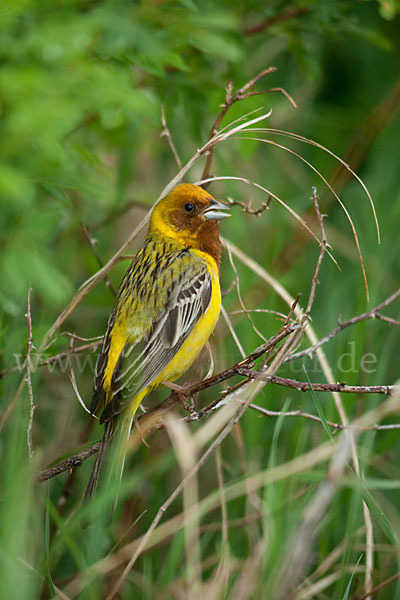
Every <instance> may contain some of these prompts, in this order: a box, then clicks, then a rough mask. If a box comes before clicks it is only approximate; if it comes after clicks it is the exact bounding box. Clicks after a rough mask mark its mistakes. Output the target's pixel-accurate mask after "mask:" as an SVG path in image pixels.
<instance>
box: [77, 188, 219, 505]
mask: <svg viewBox="0 0 400 600" xmlns="http://www.w3.org/2000/svg"><path fill="white" fill-rule="evenodd" d="M227 208H228V207H227V206H225V205H224V204H222V203H220V202H217V201H216V200H214V198H213V197H212V196H211V195H210V194H209V193H208V192H206V191H205V190H204V189H202V188H201V187H198V186H196V185H191V184H186V183H183V184H181V185H178V186H177V187H176V188H175V189H174V190H173V191H172V192H171V193H170V194H168V195H167V196H166V197H165V198H163V199H162V200H160V202H159V203H158V204H157V205H156V206H155V208H154V210H153V212H152V214H151V218H150V225H149V229H148V233H147V236H146V239H145V242H144V245H143V247H142V248H141V250H139V252H138V253H137V255H136V257H135V258H134V259H133V261H132V263H131V265H130V267H129V269H128V271H127V272H126V274H125V276H124V278H123V280H122V283H121V286H120V288H119V291H118V295H117V298H116V301H115V304H114V308H113V311H112V313H111V315H110V318H109V320H108V326H107V331H106V334H105V336H104V340H103V344H102V346H101V349H100V352H99V356H98V359H97V364H96V370H95V377H94V388H93V398H92V403H91V406H90V410H91V412H92V413H95V412H96V411H97V410H98V409H99V408H100V407H102V409H103V411H102V413H101V417H100V422H101V423H104V424H105V431H104V436H103V439H102V442H101V446H100V450H99V453H98V456H97V459H96V463H95V466H94V469H93V473H92V476H91V478H90V481H89V484H88V487H87V490H86V496H91V495H92V494H93V493H94V492H95V490H96V487H97V482H98V477H99V473H100V468H101V465H102V463H103V459H104V455H105V452H106V450H107V447H108V445H109V442H110V440H111V438H112V437H113V436H114V434H115V433H116V432H118V437H119V439H120V440H121V443H120V444H119V446H120V451H119V452H118V459H117V460H116V461H115V462H116V464H114V465H113V467H112V468H113V470H114V471H118V473H114V475H116V477H117V478H120V476H121V474H122V468H123V461H124V455H125V451H126V444H127V440H128V438H129V435H130V430H131V426H132V421H133V418H134V415H135V413H136V411H137V409H138V407H139V405H140V403H141V402H142V400H143V398H145V396H147V395H148V394H149V393H150V392H151V391H152V390H153V389H155V388H157V387H159V386H160V385H162V384H163V383H164V382H173V381H174V380H176V379H177V378H178V377H180V376H181V375H183V374H184V373H185V372H186V371H187V369H188V368H189V367H190V365H191V364H192V363H193V361H194V359H195V358H196V356H197V355H198V354H199V352H200V350H201V349H202V348H203V346H204V345H205V343H206V342H207V340H208V338H209V337H210V335H211V333H212V332H213V330H214V327H215V325H216V323H217V321H218V317H219V313H220V309H221V290H220V284H219V263H220V257H221V243H220V239H219V221H220V220H221V219H224V218H225V217H227V216H229V214H228V213H227V212H226V210H227Z"/></svg>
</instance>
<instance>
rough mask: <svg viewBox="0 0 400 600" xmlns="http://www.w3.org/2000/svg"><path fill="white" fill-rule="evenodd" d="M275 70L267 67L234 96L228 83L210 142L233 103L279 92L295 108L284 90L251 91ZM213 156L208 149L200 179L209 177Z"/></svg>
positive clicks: (211, 150)
mask: <svg viewBox="0 0 400 600" xmlns="http://www.w3.org/2000/svg"><path fill="white" fill-rule="evenodd" d="M276 70H277V69H276V67H269V68H268V69H264V70H263V71H261V72H260V73H258V75H256V76H255V77H253V78H252V79H250V80H249V81H248V82H247V83H245V84H244V85H243V86H242V87H241V88H240V89H239V90H238V91H237V92H236V94H235V95H233V82H232V81H230V82H229V83H228V86H227V88H226V91H225V102H224V103H223V104H222V105H221V109H222V110H221V112H220V113H219V115H218V117H217V118H216V119H215V121H214V124H213V126H212V127H211V131H210V135H209V140H211V139H212V138H213V137H214V136H215V135H216V134H217V133H218V128H219V126H220V125H221V122H222V120H223V118H224V117H225V115H226V113H227V112H228V110H229V109H230V107H231V106H232V105H233V104H235V102H240V101H241V100H246V99H247V98H250V97H252V96H258V95H260V94H268V93H269V92H276V91H279V92H281V93H282V94H283V95H284V96H285V97H286V98H287V99H288V100H289V102H290V103H291V104H292V106H294V108H297V105H296V103H295V101H294V100H293V99H292V98H291V96H289V94H288V93H287V92H286V91H285V90H283V88H271V89H268V90H261V91H259V92H255V91H253V87H254V86H255V84H256V83H257V82H258V81H259V80H260V79H262V78H263V77H265V76H266V75H269V74H270V73H275V71H276ZM213 156H214V147H212V148H210V150H209V151H208V156H207V160H206V164H205V166H204V170H203V174H202V176H201V179H207V178H208V177H209V176H210V169H211V163H212V159H213ZM203 187H204V188H205V187H206V185H203Z"/></svg>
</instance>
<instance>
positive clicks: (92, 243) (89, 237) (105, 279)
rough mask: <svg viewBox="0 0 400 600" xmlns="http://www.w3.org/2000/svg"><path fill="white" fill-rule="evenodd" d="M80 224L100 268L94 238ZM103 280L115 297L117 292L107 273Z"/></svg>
mask: <svg viewBox="0 0 400 600" xmlns="http://www.w3.org/2000/svg"><path fill="white" fill-rule="evenodd" d="M80 226H81V229H82V231H83V235H84V236H85V238H86V240H87V242H88V244H89V246H90V248H91V250H92V252H93V254H94V256H95V258H96V260H97V263H98V265H99V267H100V268H102V267H104V263H103V261H102V260H101V258H100V255H99V253H98V252H97V248H96V244H95V240H94V239H93V238H92V236H91V235H90V231H89V229H88V228H87V227H86V225H85V224H84V223H82V222H81V223H80ZM104 282H105V284H106V286H107V287H108V288H109V289H110V290H111V292H112V294H113V296H114V297H115V296H116V295H117V292H116V290H115V288H114V286H113V284H112V283H111V280H110V278H109V277H108V275H105V277H104Z"/></svg>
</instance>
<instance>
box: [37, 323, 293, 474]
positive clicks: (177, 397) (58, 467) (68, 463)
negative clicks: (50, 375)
mask: <svg viewBox="0 0 400 600" xmlns="http://www.w3.org/2000/svg"><path fill="white" fill-rule="evenodd" d="M298 327H299V326H298V325H297V324H291V325H287V326H286V325H285V326H284V327H283V328H282V330H281V331H280V332H279V333H278V334H277V335H275V336H274V337H272V338H271V339H270V340H269V341H268V342H267V343H265V344H262V346H259V347H258V348H256V349H255V350H254V351H253V352H252V353H251V354H249V356H248V357H247V358H245V359H243V360H241V361H240V362H238V363H237V364H236V365H234V366H233V367H230V368H229V369H226V370H225V371H222V372H221V373H218V374H217V375H213V376H212V377H208V378H207V379H204V380H203V381H200V382H199V383H195V384H193V385H190V386H186V387H180V386H174V391H173V392H172V393H171V395H170V396H169V397H168V398H166V399H165V400H164V401H163V402H160V404H158V405H157V406H155V407H154V408H152V409H150V410H148V411H147V412H146V413H144V414H142V415H140V416H139V417H138V422H140V428H139V433H140V436H141V437H143V436H144V435H145V433H147V432H149V431H152V430H153V429H158V428H160V427H161V425H162V420H161V417H162V415H163V414H164V413H165V412H166V411H167V410H169V409H171V408H172V407H174V406H177V405H179V404H180V403H181V402H182V396H184V397H185V398H190V397H192V396H193V395H194V394H197V393H198V392H200V391H202V390H205V389H207V388H209V387H212V386H214V385H217V384H218V383H221V382H222V381H225V380H227V379H229V378H230V377H233V376H234V375H236V374H237V371H238V369H239V368H240V367H245V366H248V365H250V364H252V363H253V362H254V360H255V359H256V358H259V357H260V356H261V355H262V354H264V353H265V352H268V351H269V350H270V349H271V348H274V347H275V346H276V345H277V344H278V343H279V342H280V341H281V340H283V339H284V338H285V337H287V336H288V335H290V334H291V333H292V332H294V331H296V330H297V329H298ZM218 401H219V399H218ZM203 414H206V413H205V412H203V413H202V414H200V412H199V413H196V419H198V418H200V417H201V416H203ZM189 420H194V419H193V418H192V419H189ZM99 447H100V441H98V442H95V443H94V444H92V445H91V446H89V447H88V448H85V449H84V450H82V451H80V452H78V453H77V454H74V455H72V456H70V457H68V458H67V459H65V460H63V461H61V462H59V463H56V464H55V465H53V466H52V467H49V468H48V469H43V470H42V471H39V473H38V475H37V477H36V481H37V482H38V483H40V482H42V481H46V480H47V479H51V478H52V477H55V476H56V475H59V474H60V473H63V472H64V471H67V470H68V469H72V468H73V467H79V466H80V465H81V464H82V462H83V461H84V460H86V459H87V458H89V457H90V456H92V455H93V454H95V453H96V452H98V450H99Z"/></svg>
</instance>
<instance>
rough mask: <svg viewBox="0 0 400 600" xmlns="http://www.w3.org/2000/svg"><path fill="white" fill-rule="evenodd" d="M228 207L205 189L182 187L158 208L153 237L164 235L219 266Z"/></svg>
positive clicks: (155, 209) (175, 190) (150, 228)
mask: <svg viewBox="0 0 400 600" xmlns="http://www.w3.org/2000/svg"><path fill="white" fill-rule="evenodd" d="M226 210H228V207H227V206H225V205H224V204H221V203H220V202H217V200H215V199H214V198H213V197H212V196H211V194H209V193H208V192H206V191H205V190H203V188H201V187H199V186H197V185H192V184H190V183H182V184H181V185H178V186H177V187H176V188H174V189H173V190H172V192H171V193H170V194H168V196H165V198H163V199H162V200H160V202H159V203H158V204H157V206H156V207H155V208H154V210H153V212H152V215H151V219H150V227H149V233H150V234H151V233H156V234H157V233H161V234H163V235H166V236H167V237H171V238H173V239H174V240H175V241H178V242H181V243H182V244H184V245H185V246H187V247H189V248H196V249H198V250H201V251H202V252H207V253H208V254H210V255H211V256H212V257H213V258H214V260H215V261H216V263H217V265H218V264H219V261H220V257H221V243H220V240H219V221H220V220H221V219H224V218H225V217H229V216H230V215H229V213H226V212H224V211H226Z"/></svg>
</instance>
